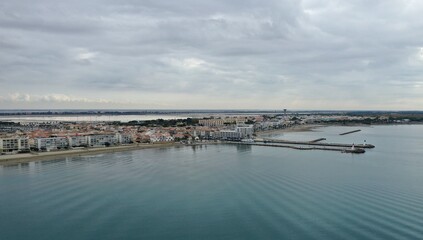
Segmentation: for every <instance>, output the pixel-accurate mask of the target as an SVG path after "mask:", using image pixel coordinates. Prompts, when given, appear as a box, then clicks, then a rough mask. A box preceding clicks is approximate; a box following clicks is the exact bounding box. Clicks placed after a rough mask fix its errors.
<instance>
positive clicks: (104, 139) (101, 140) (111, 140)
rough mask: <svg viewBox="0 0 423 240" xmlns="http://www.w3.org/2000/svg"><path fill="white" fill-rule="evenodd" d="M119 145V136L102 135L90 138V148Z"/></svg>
mask: <svg viewBox="0 0 423 240" xmlns="http://www.w3.org/2000/svg"><path fill="white" fill-rule="evenodd" d="M118 143H119V137H118V134H100V135H90V136H88V145H89V146H104V145H106V144H110V145H116V144H118Z"/></svg>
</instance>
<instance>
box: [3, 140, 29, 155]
mask: <svg viewBox="0 0 423 240" xmlns="http://www.w3.org/2000/svg"><path fill="white" fill-rule="evenodd" d="M27 150H29V142H28V138H0V153H13V152H22V151H27Z"/></svg>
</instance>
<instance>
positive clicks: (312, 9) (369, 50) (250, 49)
mask: <svg viewBox="0 0 423 240" xmlns="http://www.w3.org/2000/svg"><path fill="white" fill-rule="evenodd" d="M422 16H423V1H421V0H372V1H368V0H349V1H341V0H339V1H337V0H333V1H332V0H331V1H330V0H302V1H297V0H290V1H288V0H274V1H272V0H270V1H264V0H214V1H213V0H178V1H171V0H72V1H70V0H69V1H60V0H36V1H34V0H2V1H1V2H0V109H1V108H3V109H5V108H8V109H11V108H78V109H79V108H141V109H146V108H154V109H158V108H160V109H173V108H177V109H192V108H194V109H203V108H207V109H281V108H288V109H337V110H341V109H381V110H382V109H391V110H395V109H398V110H411V109H414V110H423V17H422Z"/></svg>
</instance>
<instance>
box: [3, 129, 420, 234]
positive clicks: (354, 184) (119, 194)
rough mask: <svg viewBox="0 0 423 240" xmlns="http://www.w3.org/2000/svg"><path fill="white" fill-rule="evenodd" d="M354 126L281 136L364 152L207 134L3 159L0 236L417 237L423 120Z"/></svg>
mask: <svg viewBox="0 0 423 240" xmlns="http://www.w3.org/2000/svg"><path fill="white" fill-rule="evenodd" d="M353 129H355V128H353ZM360 129H362V132H359V133H354V134H351V135H345V136H339V135H337V134H339V133H341V132H343V131H344V130H345V128H339V127H330V128H322V129H318V131H315V132H305V133H295V134H294V133H289V134H285V135H283V136H280V137H281V138H291V139H293V138H296V137H297V136H302V137H310V138H311V139H313V138H319V137H326V138H328V142H335V141H345V142H350V141H357V142H360V143H361V142H362V141H363V139H366V140H367V142H369V143H372V144H374V145H376V148H375V149H373V150H370V151H368V152H366V153H365V154H363V155H351V154H342V153H339V152H329V151H328V152H326V151H298V150H292V149H285V148H270V147H259V146H232V145H230V146H228V145H216V146H211V145H210V146H203V147H195V148H192V147H180V148H167V149H147V150H139V151H130V152H122V153H111V154H103V155H97V156H90V157H70V158H60V159H57V160H54V161H45V162H31V163H28V164H20V165H15V166H1V167H0V239H2V240H3V239H5V240H10V239H35V240H37V239H423V125H412V126H378V127H366V128H363V127H360ZM348 130H349V129H347V131H348ZM311 139H310V140H311Z"/></svg>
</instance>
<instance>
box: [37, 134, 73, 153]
mask: <svg viewBox="0 0 423 240" xmlns="http://www.w3.org/2000/svg"><path fill="white" fill-rule="evenodd" d="M67 147H69V139H68V138H67V137H49V138H36V139H35V148H37V149H38V150H44V151H51V150H57V149H62V148H67Z"/></svg>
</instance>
